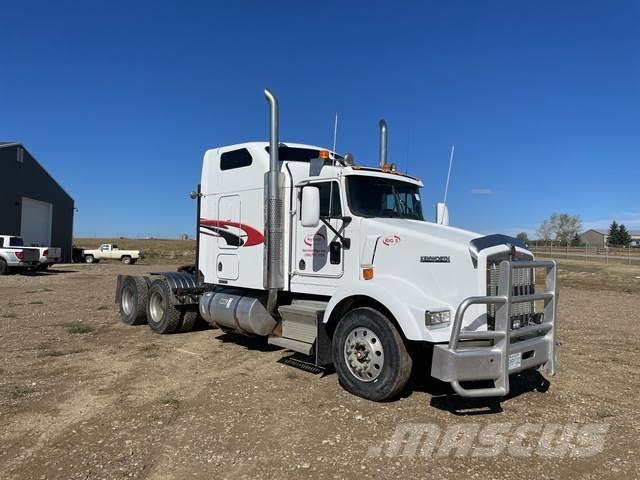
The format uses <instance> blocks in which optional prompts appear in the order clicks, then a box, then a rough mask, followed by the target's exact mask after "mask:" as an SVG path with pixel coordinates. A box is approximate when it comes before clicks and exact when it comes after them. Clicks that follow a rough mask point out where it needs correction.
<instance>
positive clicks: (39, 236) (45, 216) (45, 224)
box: [20, 197, 53, 247]
mask: <svg viewBox="0 0 640 480" xmlns="http://www.w3.org/2000/svg"><path fill="white" fill-rule="evenodd" d="M52 217H53V205H52V204H50V203H47V202H41V201H40V200H34V199H32V198H28V197H22V219H21V223H20V236H21V237H22V238H23V239H24V244H25V245H29V246H31V245H40V246H42V247H48V246H50V244H51V219H52Z"/></svg>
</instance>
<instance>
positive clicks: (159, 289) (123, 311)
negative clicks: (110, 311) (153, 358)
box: [120, 276, 198, 334]
mask: <svg viewBox="0 0 640 480" xmlns="http://www.w3.org/2000/svg"><path fill="white" fill-rule="evenodd" d="M120 318H121V319H122V322H123V323H125V324H127V325H142V324H144V323H148V324H149V328H151V330H153V331H154V332H155V333H160V334H168V333H174V332H187V331H189V330H191V329H192V328H193V327H194V325H195V324H196V321H197V320H198V311H197V310H194V309H187V308H177V307H176V306H175V305H173V303H172V302H171V291H170V290H169V286H168V285H167V282H166V281H165V280H164V279H157V280H154V281H153V282H149V281H148V279H147V278H146V277H134V276H127V277H125V279H124V280H123V283H122V289H121V293H120Z"/></svg>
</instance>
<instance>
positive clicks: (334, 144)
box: [333, 112, 338, 153]
mask: <svg viewBox="0 0 640 480" xmlns="http://www.w3.org/2000/svg"><path fill="white" fill-rule="evenodd" d="M337 140H338V112H336V121H335V122H334V124H333V153H335V152H336V142H337Z"/></svg>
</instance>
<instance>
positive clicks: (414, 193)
mask: <svg viewBox="0 0 640 480" xmlns="http://www.w3.org/2000/svg"><path fill="white" fill-rule="evenodd" d="M347 198H348V200H349V208H350V209H351V211H352V212H353V214H354V215H358V216H360V217H388V218H409V219H412V220H424V217H423V216H422V204H421V202H420V191H419V187H418V186H416V185H412V184H410V183H407V182H401V181H397V180H390V179H386V178H379V177H369V176H364V175H363V176H360V175H353V176H352V175H350V176H348V177H347Z"/></svg>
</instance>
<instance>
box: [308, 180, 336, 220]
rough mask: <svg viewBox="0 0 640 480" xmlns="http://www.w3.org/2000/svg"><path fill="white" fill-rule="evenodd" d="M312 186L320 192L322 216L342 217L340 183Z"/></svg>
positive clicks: (315, 184) (323, 183) (321, 183)
mask: <svg viewBox="0 0 640 480" xmlns="http://www.w3.org/2000/svg"><path fill="white" fill-rule="evenodd" d="M312 185H313V186H316V187H318V189H319V190H320V216H321V217H341V216H342V205H341V204H340V186H339V185H338V182H320V183H314V184H312Z"/></svg>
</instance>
